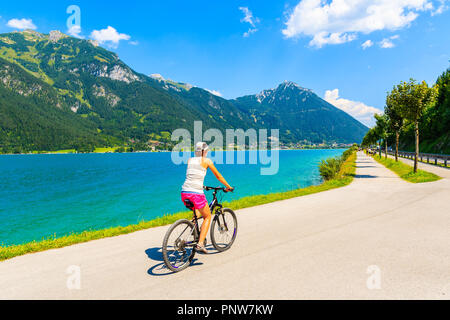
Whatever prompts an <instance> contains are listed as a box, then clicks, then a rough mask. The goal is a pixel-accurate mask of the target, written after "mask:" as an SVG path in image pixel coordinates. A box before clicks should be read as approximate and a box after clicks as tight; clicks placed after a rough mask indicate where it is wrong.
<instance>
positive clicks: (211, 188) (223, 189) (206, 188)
mask: <svg viewBox="0 0 450 320" xmlns="http://www.w3.org/2000/svg"><path fill="white" fill-rule="evenodd" d="M203 189H205V190H206V191H209V190H214V191H219V190H222V191H223V192H233V191H234V188H231V190H227V188H224V187H206V186H204V187H203Z"/></svg>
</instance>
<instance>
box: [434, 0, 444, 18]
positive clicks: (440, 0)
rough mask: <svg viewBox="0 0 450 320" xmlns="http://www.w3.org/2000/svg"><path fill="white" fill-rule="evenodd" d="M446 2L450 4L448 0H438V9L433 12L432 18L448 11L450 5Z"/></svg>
mask: <svg viewBox="0 0 450 320" xmlns="http://www.w3.org/2000/svg"><path fill="white" fill-rule="evenodd" d="M446 2H448V0H438V2H437V3H438V7H437V8H436V9H435V10H433V12H432V13H431V15H432V16H434V15H437V14H441V13H442V12H444V11H445V10H447V9H448V5H447V4H446Z"/></svg>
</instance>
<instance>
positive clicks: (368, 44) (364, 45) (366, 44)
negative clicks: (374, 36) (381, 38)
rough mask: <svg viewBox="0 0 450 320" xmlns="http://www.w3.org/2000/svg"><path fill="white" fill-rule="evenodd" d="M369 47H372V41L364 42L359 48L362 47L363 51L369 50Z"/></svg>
mask: <svg viewBox="0 0 450 320" xmlns="http://www.w3.org/2000/svg"><path fill="white" fill-rule="evenodd" d="M371 46H373V42H372V40H367V41H366V42H364V43H363V44H362V45H361V47H362V48H363V49H367V48H370V47H371Z"/></svg>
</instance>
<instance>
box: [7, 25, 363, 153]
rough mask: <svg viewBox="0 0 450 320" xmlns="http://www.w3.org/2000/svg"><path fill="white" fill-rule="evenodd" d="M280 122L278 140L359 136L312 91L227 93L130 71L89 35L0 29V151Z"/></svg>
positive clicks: (289, 86)
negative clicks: (198, 126)
mask: <svg viewBox="0 0 450 320" xmlns="http://www.w3.org/2000/svg"><path fill="white" fill-rule="evenodd" d="M196 120H199V121H202V122H203V129H204V130H206V129H208V128H217V129H219V130H225V129H228V128H234V129H236V128H241V129H244V130H247V129H249V128H255V129H260V128H267V129H280V141H281V142H282V143H284V144H289V143H297V142H300V141H305V142H311V143H323V142H326V143H332V142H338V143H352V142H360V141H361V140H362V138H363V136H364V134H365V133H366V132H367V130H368V128H367V127H365V126H364V125H362V124H361V123H360V122H358V121H357V120H355V119H354V118H352V117H351V116H350V115H348V114H346V113H345V112H343V111H341V110H339V109H337V108H336V107H334V106H333V105H331V104H329V103H327V102H326V101H324V100H322V99H321V98H320V97H318V96H317V95H316V94H314V93H313V92H312V91H311V90H308V89H305V88H302V87H300V86H299V85H297V84H295V83H293V82H288V81H286V82H284V83H282V84H280V85H279V86H278V87H277V88H275V89H270V90H264V91H263V92H261V93H260V94H256V95H251V96H244V97H241V98H237V99H233V100H227V99H224V98H221V97H219V96H217V95H214V94H213V93H211V92H209V91H208V90H204V89H201V88H198V87H195V86H192V85H189V84H186V83H181V82H176V81H172V80H166V79H164V78H162V77H161V76H159V75H152V76H147V75H144V74H141V73H138V72H136V71H134V70H132V69H131V68H130V67H129V66H127V65H126V64H125V63H124V62H122V61H121V60H120V59H119V57H118V56H117V54H115V53H113V52H110V51H108V50H106V49H104V48H102V47H100V46H99V45H98V43H96V42H95V41H92V40H83V39H77V38H73V37H69V36H67V35H65V34H63V33H61V32H59V31H52V32H50V34H41V33H38V32H36V31H31V30H26V31H23V32H12V33H7V34H0V153H2V152H3V153H5V152H29V151H39V150H46V151H54V150H60V149H72V148H74V149H77V150H90V149H92V148H94V147H108V146H130V145H132V146H134V147H135V148H137V149H145V148H146V147H147V146H148V144H149V142H156V143H161V145H164V146H165V147H169V148H170V146H171V145H172V143H173V142H171V141H170V132H172V131H173V130H175V129H177V128H186V129H188V130H190V131H192V130H193V124H194V121H196Z"/></svg>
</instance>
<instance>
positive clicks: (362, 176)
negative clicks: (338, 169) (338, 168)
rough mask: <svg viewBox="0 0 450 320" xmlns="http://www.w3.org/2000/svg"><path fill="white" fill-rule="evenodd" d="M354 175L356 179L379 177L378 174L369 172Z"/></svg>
mask: <svg viewBox="0 0 450 320" xmlns="http://www.w3.org/2000/svg"><path fill="white" fill-rule="evenodd" d="M354 177H355V178H356V179H373V178H379V176H372V175H370V174H355V175H354Z"/></svg>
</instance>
